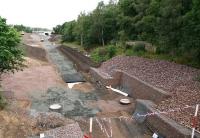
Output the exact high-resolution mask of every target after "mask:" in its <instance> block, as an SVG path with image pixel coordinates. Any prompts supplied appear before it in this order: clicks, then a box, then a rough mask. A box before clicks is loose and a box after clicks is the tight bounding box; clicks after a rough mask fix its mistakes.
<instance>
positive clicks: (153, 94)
mask: <svg viewBox="0 0 200 138" xmlns="http://www.w3.org/2000/svg"><path fill="white" fill-rule="evenodd" d="M90 74H91V75H92V77H93V79H94V81H95V82H101V84H102V85H103V86H108V85H112V86H113V87H116V86H122V87H124V88H125V89H126V90H127V91H126V92H127V93H128V94H129V95H131V96H132V97H133V98H134V99H137V100H136V108H135V112H134V118H136V119H137V121H138V122H139V123H143V124H145V125H146V126H147V127H149V128H150V129H151V130H152V131H153V132H158V133H159V134H161V135H162V136H164V137H167V138H189V137H191V129H189V128H186V127H185V126H182V125H180V124H178V123H177V122H175V121H174V120H172V119H170V118H167V117H165V116H164V115H162V114H159V115H153V116H148V117H140V118H137V113H140V114H146V113H152V112H155V111H156V110H155V109H154V108H153V107H154V106H156V104H158V103H159V102H161V101H162V100H164V99H166V98H170V97H171V96H170V95H169V94H168V93H166V92H165V91H163V90H161V89H158V88H155V87H154V86H152V85H150V84H148V83H146V82H144V81H142V80H140V79H138V78H137V77H135V76H131V75H129V74H127V73H126V72H123V71H119V70H115V73H114V74H113V75H112V76H110V75H109V74H106V73H104V72H102V71H100V70H98V69H95V68H90ZM138 99H142V100H138ZM195 135H196V137H200V134H199V133H196V134H195Z"/></svg>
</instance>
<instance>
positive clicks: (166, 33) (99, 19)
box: [54, 0, 200, 67]
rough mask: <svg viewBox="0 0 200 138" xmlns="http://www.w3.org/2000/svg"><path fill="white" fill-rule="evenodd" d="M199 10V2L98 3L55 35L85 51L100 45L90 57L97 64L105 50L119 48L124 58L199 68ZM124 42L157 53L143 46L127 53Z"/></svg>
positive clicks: (131, 0) (128, 0)
mask: <svg viewBox="0 0 200 138" xmlns="http://www.w3.org/2000/svg"><path fill="white" fill-rule="evenodd" d="M199 7H200V1H199V0H119V1H118V2H115V1H114V0H110V2H109V4H107V5H105V4H104V3H103V2H100V3H99V4H98V5H97V7H96V9H95V10H94V11H92V12H90V13H88V14H86V13H81V14H80V15H79V16H78V19H77V20H74V21H71V22H65V23H64V24H63V25H58V26H56V27H55V28H54V32H55V33H58V34H62V35H63V42H74V41H76V42H78V43H79V44H80V45H81V46H83V47H84V48H85V49H93V48H95V47H96V45H101V47H98V48H97V49H96V50H94V53H93V54H92V55H93V57H96V58H95V59H96V60H99V61H104V60H106V59H107V57H106V56H105V57H99V58H97V56H98V55H99V56H100V55H101V54H100V53H104V52H105V51H108V49H107V48H105V47H109V45H115V46H117V45H120V47H123V51H124V54H126V55H138V56H143V57H151V58H154V57H155V58H160V57H161V58H162V59H163V57H164V59H167V60H172V61H175V62H178V63H182V64H187V65H191V66H194V67H200V39H199V38H200V16H199V15H200V8H199ZM127 41H145V42H148V43H151V44H152V45H153V46H155V47H156V53H149V52H148V51H146V50H145V46H135V48H129V49H127V48H126V45H125V42H127ZM115 48H119V47H118V46H117V47H115ZM101 51H103V52H101ZM116 51H118V50H116ZM98 53H99V54H98ZM105 53H107V52H105ZM111 55H112V54H111ZM108 57H109V56H108ZM110 57H112V56H110Z"/></svg>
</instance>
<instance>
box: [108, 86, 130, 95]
mask: <svg viewBox="0 0 200 138" xmlns="http://www.w3.org/2000/svg"><path fill="white" fill-rule="evenodd" d="M106 88H107V89H111V90H112V91H114V92H117V93H119V94H121V95H124V96H126V97H127V96H128V94H127V93H125V92H122V91H120V90H117V89H114V88H112V87H111V86H106Z"/></svg>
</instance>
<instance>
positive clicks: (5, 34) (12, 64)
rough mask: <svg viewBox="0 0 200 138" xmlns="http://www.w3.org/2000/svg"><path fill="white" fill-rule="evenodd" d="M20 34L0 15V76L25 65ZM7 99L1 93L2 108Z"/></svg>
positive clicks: (0, 105) (0, 104) (0, 102)
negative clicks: (20, 46)
mask: <svg viewBox="0 0 200 138" xmlns="http://www.w3.org/2000/svg"><path fill="white" fill-rule="evenodd" d="M19 43H20V35H19V34H18V32H17V31H16V30H15V29H14V28H13V27H11V26H8V25H7V24H6V19H3V18H1V17H0V77H1V74H2V73H5V72H13V73H14V71H17V70H21V69H22V67H24V64H23V61H24V59H23V53H22V50H21V49H20V48H19ZM5 105H6V101H5V99H4V98H3V96H2V95H1V93H0V109H2V108H3V107H4V106H5Z"/></svg>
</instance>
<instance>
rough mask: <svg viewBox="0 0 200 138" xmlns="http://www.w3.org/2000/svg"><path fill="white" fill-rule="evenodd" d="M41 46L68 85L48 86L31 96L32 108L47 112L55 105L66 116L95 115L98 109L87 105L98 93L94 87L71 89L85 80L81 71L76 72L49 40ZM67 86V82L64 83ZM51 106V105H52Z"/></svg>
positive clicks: (95, 99)
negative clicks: (44, 90)
mask: <svg viewBox="0 0 200 138" xmlns="http://www.w3.org/2000/svg"><path fill="white" fill-rule="evenodd" d="M43 47H44V48H45V50H46V51H47V55H48V58H49V60H50V62H52V63H53V64H54V65H55V66H56V68H57V70H58V72H59V73H60V75H61V77H62V79H63V80H64V81H65V82H66V83H68V87H69V88H67V87H53V88H49V89H48V90H47V92H46V93H44V94H41V95H37V97H36V96H31V99H32V107H31V108H32V110H35V111H37V112H49V111H50V109H49V107H50V106H51V105H54V106H55V105H56V106H57V107H58V105H59V106H61V107H60V108H61V109H62V110H60V113H61V114H63V115H64V116H66V117H69V118H71V117H75V116H83V117H91V116H95V115H96V114H97V113H98V112H100V109H98V108H94V107H92V108H91V107H88V106H87V103H88V102H92V101H97V99H98V95H99V94H101V93H98V92H97V90H96V89H92V90H91V91H90V92H88V93H84V92H82V91H81V90H73V89H71V88H72V87H73V83H75V84H78V83H82V82H85V79H84V77H83V76H82V74H81V73H79V72H77V70H76V69H75V68H74V65H73V63H72V62H71V61H70V60H69V59H68V58H66V57H65V56H64V55H63V54H62V53H61V52H60V51H59V50H58V49H57V47H56V46H55V45H51V43H50V42H49V41H45V42H43ZM66 86H67V84H66ZM54 106H53V107H54Z"/></svg>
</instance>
